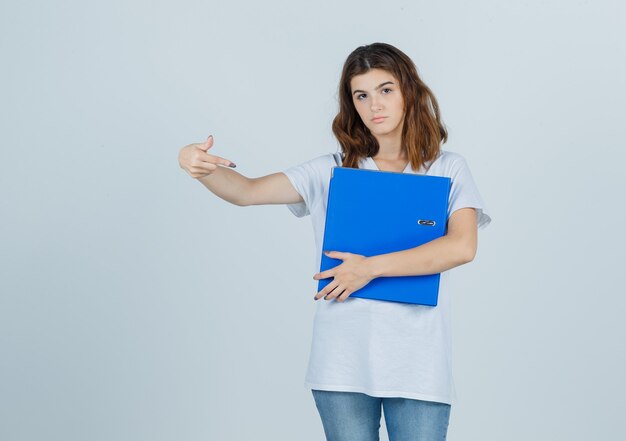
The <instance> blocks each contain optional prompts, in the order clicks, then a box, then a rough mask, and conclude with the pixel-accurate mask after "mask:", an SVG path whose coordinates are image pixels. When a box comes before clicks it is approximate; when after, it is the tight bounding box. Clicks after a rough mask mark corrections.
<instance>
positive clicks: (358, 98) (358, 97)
mask: <svg viewBox="0 0 626 441" xmlns="http://www.w3.org/2000/svg"><path fill="white" fill-rule="evenodd" d="M363 95H365V94H364V93H362V94H360V95H357V96H356V99H357V100H360V99H361V97H362V96H363Z"/></svg>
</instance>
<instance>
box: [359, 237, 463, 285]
mask: <svg viewBox="0 0 626 441" xmlns="http://www.w3.org/2000/svg"><path fill="white" fill-rule="evenodd" d="M468 255H469V252H468V247H467V246H466V245H465V244H464V243H463V242H461V241H459V240H458V239H455V238H452V237H449V236H442V237H439V238H437V239H435V240H432V241H430V242H428V243H425V244H423V245H420V246H418V247H415V248H410V249H408V250H402V251H396V252H393V253H387V254H379V255H377V256H371V257H368V259H367V260H366V265H368V266H369V270H370V273H371V274H372V276H373V277H391V276H421V275H426V274H436V273H441V272H443V271H447V270H449V269H451V268H454V267H456V266H459V265H463V264H464V263H468V262H470V261H471V260H472V259H471V258H469V257H468Z"/></svg>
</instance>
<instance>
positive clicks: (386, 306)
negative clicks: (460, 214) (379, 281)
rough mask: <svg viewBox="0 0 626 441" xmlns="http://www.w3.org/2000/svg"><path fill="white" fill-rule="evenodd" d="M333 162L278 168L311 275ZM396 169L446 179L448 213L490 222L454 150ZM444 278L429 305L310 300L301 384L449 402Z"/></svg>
mask: <svg viewBox="0 0 626 441" xmlns="http://www.w3.org/2000/svg"><path fill="white" fill-rule="evenodd" d="M335 166H341V153H340V152H335V153H329V154H325V155H322V156H318V157H316V158H313V159H311V160H309V161H306V162H303V163H301V164H299V165H296V166H293V167H290V168H287V169H286V170H283V173H285V175H286V176H287V177H288V178H289V180H290V181H291V183H292V184H293V186H294V188H295V189H296V191H297V192H298V193H300V195H301V196H302V198H303V199H304V202H298V203H295V204H287V207H288V208H289V210H291V212H293V213H294V214H295V215H296V216H297V217H302V216H306V215H311V221H312V224H313V232H314V235H315V243H316V251H317V254H316V260H315V262H316V263H317V266H316V268H315V269H314V271H315V272H314V273H316V272H318V271H319V262H320V259H321V252H322V242H323V238H324V223H325V219H326V204H327V201H328V185H329V182H330V172H331V169H332V167H335ZM359 167H360V168H364V169H370V170H378V167H377V166H376V163H375V162H374V160H373V159H372V158H371V157H368V158H363V159H361V162H360V164H359ZM404 173H418V174H426V175H432V176H446V177H450V178H451V179H452V187H451V189H450V197H449V201H448V216H450V215H451V214H452V213H453V212H454V211H456V210H458V209H460V208H463V207H474V208H476V212H477V222H478V227H479V228H484V227H486V226H487V225H488V224H489V223H490V222H491V217H490V216H489V214H487V208H486V207H485V204H484V203H483V201H482V198H481V196H480V194H479V192H478V189H477V188H476V184H475V183H474V179H473V177H472V174H471V172H470V170H469V168H468V166H467V163H466V161H465V159H464V158H463V157H462V156H461V155H459V154H458V153H454V152H451V151H445V150H441V151H440V153H439V156H438V157H437V158H435V160H434V161H429V162H427V163H426V164H425V166H424V167H422V169H421V170H419V171H418V172H416V171H415V170H413V169H412V168H411V165H410V163H409V164H408V165H407V167H406V168H405V170H404ZM336 251H342V250H336ZM449 277H450V270H448V271H444V272H443V273H441V278H440V282H439V298H438V303H437V306H435V307H432V306H424V305H413V304H408V303H399V302H390V301H384V300H373V299H361V298H358V297H351V296H350V297H348V298H347V299H346V300H345V301H344V302H337V301H336V300H335V299H332V300H324V299H323V298H321V299H320V300H318V301H317V302H316V303H317V307H316V308H317V309H316V311H315V318H314V323H313V336H312V342H311V352H310V355H309V364H308V369H307V373H306V377H305V382H304V385H305V387H308V388H310V389H320V390H331V391H347V392H362V393H365V394H367V395H370V396H375V397H404V398H414V399H419V400H426V401H437V402H442V403H448V404H453V403H454V402H455V401H456V391H455V387H454V380H453V378H452V363H451V362H452V359H451V351H452V345H451V343H452V342H451V332H450V331H451V325H450V301H451V296H452V293H451V292H449ZM311 294H312V295H314V294H315V292H312V293H311ZM311 297H312V296H311Z"/></svg>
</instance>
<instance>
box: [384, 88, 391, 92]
mask: <svg viewBox="0 0 626 441" xmlns="http://www.w3.org/2000/svg"><path fill="white" fill-rule="evenodd" d="M383 90H388V91H389V92H391V89H390V88H388V87H385V88H384V89H383Z"/></svg>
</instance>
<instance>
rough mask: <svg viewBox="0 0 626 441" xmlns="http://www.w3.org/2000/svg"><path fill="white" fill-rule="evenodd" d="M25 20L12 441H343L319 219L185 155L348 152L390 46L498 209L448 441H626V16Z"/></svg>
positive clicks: (205, 8)
mask: <svg viewBox="0 0 626 441" xmlns="http://www.w3.org/2000/svg"><path fill="white" fill-rule="evenodd" d="M0 5H1V6H0V51H1V52H0V55H1V60H2V66H1V69H0V93H1V96H0V112H1V113H0V133H1V157H0V214H1V219H2V220H1V222H0V293H1V294H0V354H1V355H0V438H1V439H3V440H11V441H21V440H43V439H45V440H63V441H69V440H87V439H88V440H92V441H99V440H117V441H124V440H147V439H149V440H153V441H157V440H173V439H176V440H207V439H208V440H237V441H239V440H251V439H268V440H270V439H271V440H296V439H297V440H303V441H304V440H321V439H323V436H324V435H323V429H322V425H321V421H320V420H319V415H318V414H317V410H316V408H315V405H314V401H313V397H312V395H311V392H310V391H309V390H308V389H305V388H304V387H303V382H304V373H305V368H306V362H307V359H308V351H309V347H310V338H311V326H312V318H313V313H314V308H315V304H314V301H313V295H314V294H315V288H316V286H317V282H315V281H313V280H312V276H313V274H314V272H315V271H314V270H315V267H316V264H317V262H314V242H313V233H312V230H311V225H310V220H309V218H304V219H297V218H296V217H294V216H293V215H292V214H291V213H290V212H289V211H288V209H287V208H286V207H284V206H254V207H237V206H234V205H231V204H228V203H227V202H225V201H223V200H221V199H219V198H218V197H216V196H214V195H213V194H211V193H210V192H209V191H208V190H207V189H206V188H205V187H204V186H202V185H201V184H200V183H199V182H197V181H195V180H193V179H192V178H190V177H189V176H188V175H187V174H186V173H185V172H184V171H183V170H181V169H180V168H179V166H178V161H177V157H178V152H179V149H180V148H181V147H182V146H184V145H186V144H189V143H192V142H202V141H204V140H205V139H206V136H207V135H209V134H213V135H214V138H215V145H214V147H213V149H212V151H213V154H216V155H220V156H223V157H226V158H228V159H230V160H232V161H234V162H235V163H237V168H236V170H237V171H238V172H240V173H242V174H244V175H246V176H248V177H257V176H262V175H266V174H269V173H273V172H276V171H280V170H282V169H284V168H286V167H288V166H290V165H293V164H297V163H300V162H302V161H304V160H307V159H310V158H313V157H315V156H317V155H321V154H324V153H328V152H333V151H336V150H337V148H338V144H337V142H336V140H335V139H334V137H333V135H332V132H331V129H330V123H331V121H332V118H333V117H334V115H335V114H336V112H337V86H338V82H339V75H340V72H341V67H342V64H343V62H344V61H345V59H346V57H347V56H348V54H349V53H350V52H351V51H352V50H353V49H355V48H356V47H357V46H360V45H364V44H369V43H373V42H377V41H381V42H386V43H390V44H393V45H394V46H396V47H398V48H400V49H401V50H402V51H404V52H405V53H406V54H407V55H409V56H410V57H411V58H412V59H413V60H414V61H415V63H416V65H417V67H418V72H419V73H420V75H421V76H422V79H423V80H424V81H425V82H426V84H427V85H429V87H430V88H431V89H432V91H433V92H434V94H435V96H436V97H437V99H438V101H439V104H440V106H441V111H442V117H443V120H444V123H445V124H446V125H447V127H448V129H449V132H450V139H449V142H448V143H447V144H445V145H444V146H443V148H444V149H447V150H452V151H456V152H458V153H460V154H462V155H463V156H464V157H465V158H466V159H467V161H468V164H469V166H470V169H471V170H472V173H473V175H474V179H475V181H476V183H477V185H478V188H479V190H480V192H481V194H482V196H483V199H484V200H485V202H486V204H487V206H488V207H489V208H490V210H491V213H490V214H491V215H492V217H493V222H492V224H491V225H490V226H489V227H488V228H487V229H486V230H484V231H482V230H481V232H480V239H479V251H478V255H477V257H476V259H475V260H474V261H473V262H471V263H470V264H468V265H465V266H462V267H459V268H456V269H454V270H453V271H456V272H457V277H456V280H457V285H458V286H457V287H456V292H455V294H454V300H453V341H454V375H455V379H456V384H457V392H458V396H459V402H458V404H457V405H455V406H454V407H453V409H452V414H451V420H450V428H449V433H448V439H449V440H452V441H455V440H458V441H461V440H482V441H487V440H494V441H495V440H503V439H506V440H508V441H517V440H529V439H532V440H535V441H538V440H555V439H566V440H568V441H578V440H589V439H622V438H624V436H625V431H624V429H623V424H622V421H621V418H622V413H623V409H624V408H626V403H625V399H624V392H625V385H626V381H625V380H624V375H623V373H624V372H625V371H626V359H625V352H624V349H623V348H624V344H623V335H624V333H625V331H626V329H625V328H626V326H625V325H624V319H623V315H624V312H625V304H626V301H625V300H624V294H625V292H624V287H623V284H622V279H621V276H622V275H623V268H622V267H623V265H624V261H625V257H626V256H625V251H624V249H625V242H626V241H625V233H624V226H623V222H624V218H625V216H624V214H625V213H624V206H623V202H620V201H622V199H623V191H624V189H625V188H626V186H625V184H626V178H625V175H626V173H625V172H626V169H625V167H624V156H625V155H624V139H625V136H624V135H625V134H626V133H625V131H626V129H625V127H626V126H625V125H624V124H623V121H622V119H623V116H624V107H623V105H624V101H625V100H624V98H625V85H626V84H625V78H626V71H625V61H624V60H626V54H625V52H626V51H625V48H624V45H623V41H625V40H626V35H625V34H626V31H625V29H626V26H625V23H624V17H625V12H626V10H625V9H626V8H625V7H624V4H623V3H622V2H618V1H613V2H611V1H608V0H605V1H593V2H591V1H572V0H569V1H565V0H563V1H541V0H532V1H522V2H502V1H496V0H475V1H472V2H467V1H441V2H429V1H412V2H408V1H406V2H405V1H393V0H392V1H387V2H383V3H381V2H379V1H376V2H374V1H346V2H337V1H333V2H325V1H322V2H315V3H311V2H307V3H304V2H293V1H292V2H287V1H283V2H281V1H275V0H274V1H273V0H268V1H264V2H222V1H220V2H218V1H216V0H211V1H178V2H173V1H172V2H164V1H119V0H115V1H107V2H87V1H53V2H48V1H25V2H16V1H7V0H3V1H2V3H1V4H0ZM620 42H622V43H620ZM383 424H384V422H383ZM381 437H382V439H387V438H386V433H385V430H384V426H383V428H382V430H381Z"/></svg>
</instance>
